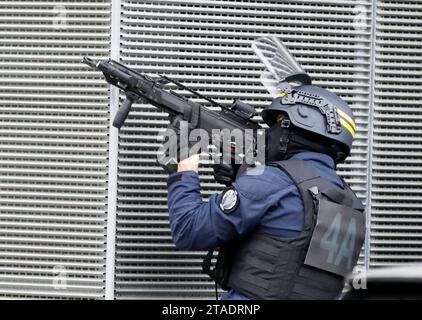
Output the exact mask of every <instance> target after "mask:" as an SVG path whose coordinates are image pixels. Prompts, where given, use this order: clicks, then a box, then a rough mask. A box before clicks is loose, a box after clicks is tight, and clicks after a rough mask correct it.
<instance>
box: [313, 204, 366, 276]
mask: <svg viewBox="0 0 422 320" xmlns="http://www.w3.org/2000/svg"><path fill="white" fill-rule="evenodd" d="M364 239H365V216H364V214H363V213H361V212H359V211H357V210H353V209H352V208H349V207H345V206H342V205H338V204H336V203H334V202H330V201H327V200H325V199H321V201H320V206H319V211H318V218H317V223H316V226H315V229H314V232H313V234H312V238H311V242H310V245H309V248H308V252H307V254H306V259H305V264H307V265H311V266H314V267H316V268H318V269H322V270H325V271H329V272H333V273H336V274H339V275H342V276H345V275H347V274H348V273H349V272H351V271H352V269H353V267H354V265H355V264H356V262H357V260H358V257H359V253H360V250H361V248H362V244H363V241H364Z"/></svg>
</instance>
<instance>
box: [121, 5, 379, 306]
mask: <svg viewBox="0 0 422 320" xmlns="http://www.w3.org/2000/svg"><path fill="white" fill-rule="evenodd" d="M356 6H358V7H357V9H358V10H356ZM370 12H371V6H370V4H369V3H368V2H367V1H353V2H352V1H350V2H345V3H343V4H341V5H339V4H338V2H335V1H318V2H316V1H315V2H311V1H283V2H281V1H259V2H258V1H133V0H124V1H122V25H121V52H122V61H123V62H124V63H126V64H128V65H130V66H132V67H134V68H137V69H138V70H140V71H143V72H147V73H165V74H167V75H169V76H172V77H174V78H175V79H177V80H180V81H182V82H183V83H185V84H186V85H189V86H191V87H192V88H194V89H197V90H199V91H200V92H202V93H204V94H206V95H209V96H211V97H213V98H215V99H216V100H217V101H218V102H220V103H226V104H227V103H230V102H232V100H233V98H238V97H240V98H242V99H243V100H244V101H246V102H248V103H251V104H252V105H254V106H255V107H256V108H257V109H258V110H260V108H262V107H263V106H265V105H266V104H267V103H268V102H269V101H270V99H269V95H268V94H266V92H265V90H264V88H263V87H262V86H261V85H260V82H259V74H260V71H261V69H262V65H261V64H260V63H259V61H258V60H257V58H256V57H255V56H254V54H253V52H252V50H251V49H250V44H251V41H252V40H253V39H254V38H256V37H259V36H262V35H277V36H280V37H281V38H282V39H283V40H284V42H285V43H286V45H287V46H288V47H289V48H290V49H291V50H292V52H293V53H294V54H295V56H296V57H297V58H298V60H299V62H301V63H302V65H303V66H304V68H305V69H306V70H307V71H308V72H309V73H310V74H311V75H312V76H313V78H314V79H315V82H316V83H317V84H320V85H322V86H325V87H327V88H329V89H332V90H334V91H335V92H336V93H338V94H339V95H340V96H342V97H343V98H344V99H345V100H346V101H348V102H349V103H350V105H351V107H352V108H353V109H354V111H355V114H356V116H357V122H358V134H357V139H356V142H355V147H354V151H353V155H352V156H351V157H350V158H349V160H348V162H347V163H346V164H344V165H342V166H341V168H340V173H341V174H342V175H343V176H345V177H346V179H347V180H348V181H349V182H350V183H351V185H352V187H353V188H354V190H356V192H357V193H358V195H359V196H360V197H361V198H362V199H363V200H365V199H364V198H365V193H366V183H367V156H368V148H367V142H368V141H367V132H368V105H369V98H370V97H369V93H370V92H369V91H370V90H369V77H370V61H371V59H370V49H371V30H370V25H371V19H370ZM166 123H167V120H166V115H165V114H163V113H160V112H157V111H156V110H154V109H153V108H152V107H150V106H148V105H143V104H139V105H137V106H136V108H135V110H134V111H133V112H132V114H131V116H130V118H129V120H128V121H127V123H126V125H125V127H124V128H123V130H122V131H121V134H120V147H119V177H118V180H119V187H118V210H117V211H118V216H117V243H116V290H115V292H116V297H117V298H141V299H142V298H160V299H163V298H189V297H196V298H198V297H199V298H200V297H204V298H206V297H212V295H213V284H212V283H211V282H209V281H208V280H207V278H206V276H204V275H202V274H201V272H200V262H201V260H200V258H201V256H202V254H201V253H195V252H181V251H177V250H176V249H175V248H174V246H173V244H172V242H171V237H170V232H169V228H168V213H167V201H166V200H167V199H166V186H165V175H164V174H163V172H162V170H161V169H160V168H159V167H158V166H157V165H156V164H155V151H156V149H157V148H158V146H159V143H158V142H157V139H156V132H157V130H159V129H162V128H164V127H165V125H166ZM201 182H202V189H203V194H204V196H205V197H207V196H209V195H210V194H211V193H213V192H215V191H217V190H221V186H217V185H216V184H215V183H214V182H213V181H212V179H211V176H210V171H209V170H207V169H203V171H202V174H201Z"/></svg>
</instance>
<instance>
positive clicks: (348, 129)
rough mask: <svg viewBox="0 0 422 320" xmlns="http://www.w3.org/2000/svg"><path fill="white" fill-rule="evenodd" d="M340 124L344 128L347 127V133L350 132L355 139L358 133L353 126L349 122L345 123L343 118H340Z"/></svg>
mask: <svg viewBox="0 0 422 320" xmlns="http://www.w3.org/2000/svg"><path fill="white" fill-rule="evenodd" d="M340 123H341V125H342V126H343V127H345V128H346V129H347V131H349V132H350V134H351V135H352V137H353V138H354V137H355V134H356V131H355V130H354V129H353V128H352V126H351V125H350V124H349V123H348V122H346V121H344V120H343V119H342V118H340Z"/></svg>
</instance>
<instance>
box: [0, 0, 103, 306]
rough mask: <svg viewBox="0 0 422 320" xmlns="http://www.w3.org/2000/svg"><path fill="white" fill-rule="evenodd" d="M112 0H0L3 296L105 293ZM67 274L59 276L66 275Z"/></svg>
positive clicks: (0, 249) (93, 295) (0, 257)
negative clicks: (104, 70) (96, 60)
mask: <svg viewBox="0 0 422 320" xmlns="http://www.w3.org/2000/svg"><path fill="white" fill-rule="evenodd" d="M109 33H110V1H108V0H94V1H89V2H86V1H10V0H8V1H0V70H1V72H0V297H9V298H10V297H16V298H18V297H19V298H102V297H103V295H104V267H105V252H104V249H105V234H106V230H105V226H106V212H107V207H106V204H107V199H106V195H107V172H108V170H107V165H108V160H107V159H108V153H107V151H108V119H109V116H108V112H109V111H108V109H109V107H108V103H109V102H108V87H107V85H105V83H104V82H103V80H101V79H100V75H99V74H98V73H95V72H92V71H91V70H89V69H88V68H87V67H86V66H85V65H83V64H82V63H81V58H82V56H84V55H90V56H94V57H103V58H104V57H106V56H108V55H109V47H110V45H109V42H110V36H109ZM64 281H65V282H64Z"/></svg>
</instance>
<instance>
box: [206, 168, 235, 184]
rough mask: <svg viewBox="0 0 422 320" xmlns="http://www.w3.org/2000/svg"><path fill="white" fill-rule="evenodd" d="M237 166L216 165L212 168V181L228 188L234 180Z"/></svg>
mask: <svg viewBox="0 0 422 320" xmlns="http://www.w3.org/2000/svg"><path fill="white" fill-rule="evenodd" d="M238 166H239V165H231V164H224V163H218V164H214V165H213V166H212V168H213V170H214V179H215V181H217V182H218V183H221V184H224V185H226V186H230V185H231V184H232V182H233V181H234V180H235V179H236V174H237V170H238V169H239V168H238Z"/></svg>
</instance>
